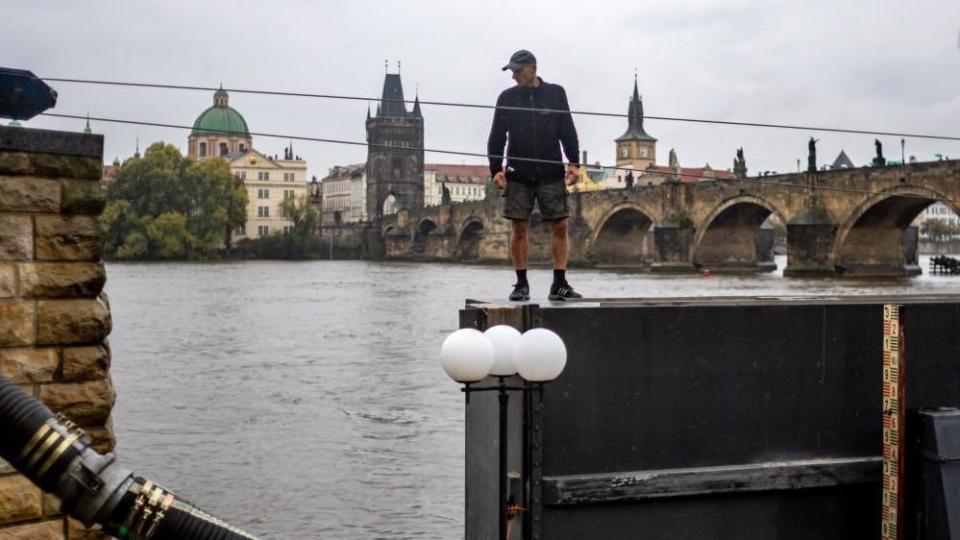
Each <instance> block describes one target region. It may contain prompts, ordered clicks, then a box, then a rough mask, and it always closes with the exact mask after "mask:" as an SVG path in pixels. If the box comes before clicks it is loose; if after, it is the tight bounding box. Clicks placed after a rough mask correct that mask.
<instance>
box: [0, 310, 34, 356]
mask: <svg viewBox="0 0 960 540" xmlns="http://www.w3.org/2000/svg"><path fill="white" fill-rule="evenodd" d="M36 313H37V307H36V305H34V303H33V302H24V301H17V300H4V301H0V347H21V346H24V345H33V344H34V343H36V341H37V336H36V331H35V330H36V326H35V322H36V321H35V319H36Z"/></svg>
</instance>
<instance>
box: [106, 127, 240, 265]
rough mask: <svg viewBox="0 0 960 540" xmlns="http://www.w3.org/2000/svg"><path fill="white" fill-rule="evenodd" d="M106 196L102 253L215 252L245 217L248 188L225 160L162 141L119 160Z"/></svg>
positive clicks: (176, 255)
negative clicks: (197, 156)
mask: <svg viewBox="0 0 960 540" xmlns="http://www.w3.org/2000/svg"><path fill="white" fill-rule="evenodd" d="M107 201H108V202H107V206H106V208H105V209H104V212H103V215H102V216H101V220H100V223H101V227H102V228H103V232H104V234H103V237H104V252H105V253H106V254H107V255H108V256H115V257H117V258H120V259H158V258H159V259H184V258H211V257H215V256H217V255H219V253H220V250H221V247H222V246H227V247H229V246H230V242H231V237H230V234H231V232H232V230H233V228H234V227H236V226H238V225H242V224H244V223H245V222H246V208H247V192H246V189H245V188H244V187H243V184H242V183H241V182H239V181H238V180H235V179H234V178H233V174H232V173H231V172H230V167H229V166H228V165H227V163H226V162H224V161H223V160H220V159H208V160H203V161H199V162H198V161H194V160H192V159H189V158H185V157H183V156H182V155H181V154H180V151H179V150H178V149H177V148H176V147H175V146H173V145H170V144H164V143H161V142H158V143H154V144H152V145H150V147H149V148H147V151H146V152H145V153H144V155H143V157H142V158H133V159H129V160H127V161H126V162H125V163H124V164H123V166H122V168H121V169H120V172H119V173H118V174H117V178H116V181H115V182H114V183H113V184H112V185H111V186H110V187H109V189H108V190H107Z"/></svg>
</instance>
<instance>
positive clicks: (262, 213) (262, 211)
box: [257, 206, 270, 217]
mask: <svg viewBox="0 0 960 540" xmlns="http://www.w3.org/2000/svg"><path fill="white" fill-rule="evenodd" d="M257 217H270V207H269V206H258V207H257Z"/></svg>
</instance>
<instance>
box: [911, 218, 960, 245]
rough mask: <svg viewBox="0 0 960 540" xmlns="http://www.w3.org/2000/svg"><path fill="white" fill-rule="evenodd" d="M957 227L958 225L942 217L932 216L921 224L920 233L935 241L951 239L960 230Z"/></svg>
mask: <svg viewBox="0 0 960 540" xmlns="http://www.w3.org/2000/svg"><path fill="white" fill-rule="evenodd" d="M957 229H958V227H956V226H954V225H951V224H950V223H949V222H947V220H945V219H940V218H930V219H928V220H926V221H924V222H923V223H922V224H920V234H922V235H924V236H926V237H927V238H929V239H930V240H932V241H934V242H940V241H945V240H950V238H952V237H953V236H954V235H956V234H958V232H960V231H958V230H957Z"/></svg>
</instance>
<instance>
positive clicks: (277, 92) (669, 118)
mask: <svg viewBox="0 0 960 540" xmlns="http://www.w3.org/2000/svg"><path fill="white" fill-rule="evenodd" d="M43 80H45V81H49V82H65V83H77V84H97V85H109V86H126V87H139V88H160V89H166V90H196V91H206V92H212V91H216V90H225V91H228V92H235V93H238V94H259V95H269V96H285V97H303V98H318V99H341V100H353V101H366V102H386V103H404V104H412V103H414V102H415V101H419V102H420V104H421V105H435V106H440V107H461V108H470V109H500V110H510V111H536V112H541V113H543V112H546V113H555V114H568V113H569V114H577V115H582V116H600V117H610V118H630V115H629V114H622V113H607V112H595V111H577V110H574V111H565V110H558V109H536V108H530V107H503V106H501V107H497V106H496V105H481V104H477V103H461V102H453V101H427V100H419V99H418V100H409V99H390V98H376V97H368V96H354V95H345V94H318V93H308V92H287V91H280V90H252V89H243V88H214V87H210V86H191V85H182V84H159V83H141V82H122V81H105V80H93V79H67V78H60V77H44V79H43ZM643 118H644V119H647V120H664V121H669V122H687V123H697V124H716V125H726V126H737V127H760V128H772V129H791V130H800V131H819V132H827V133H849V134H857V135H874V136H883V137H900V138H911V139H933V140H942V141H960V136H952V135H931V134H924V133H904V132H898V131H881V130H872V129H851V128H838V127H826V126H802V125H794V124H778V123H771V122H739V121H734V120H712V119H706V118H689V117H680V116H653V115H648V114H645V115H644V116H643Z"/></svg>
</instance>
